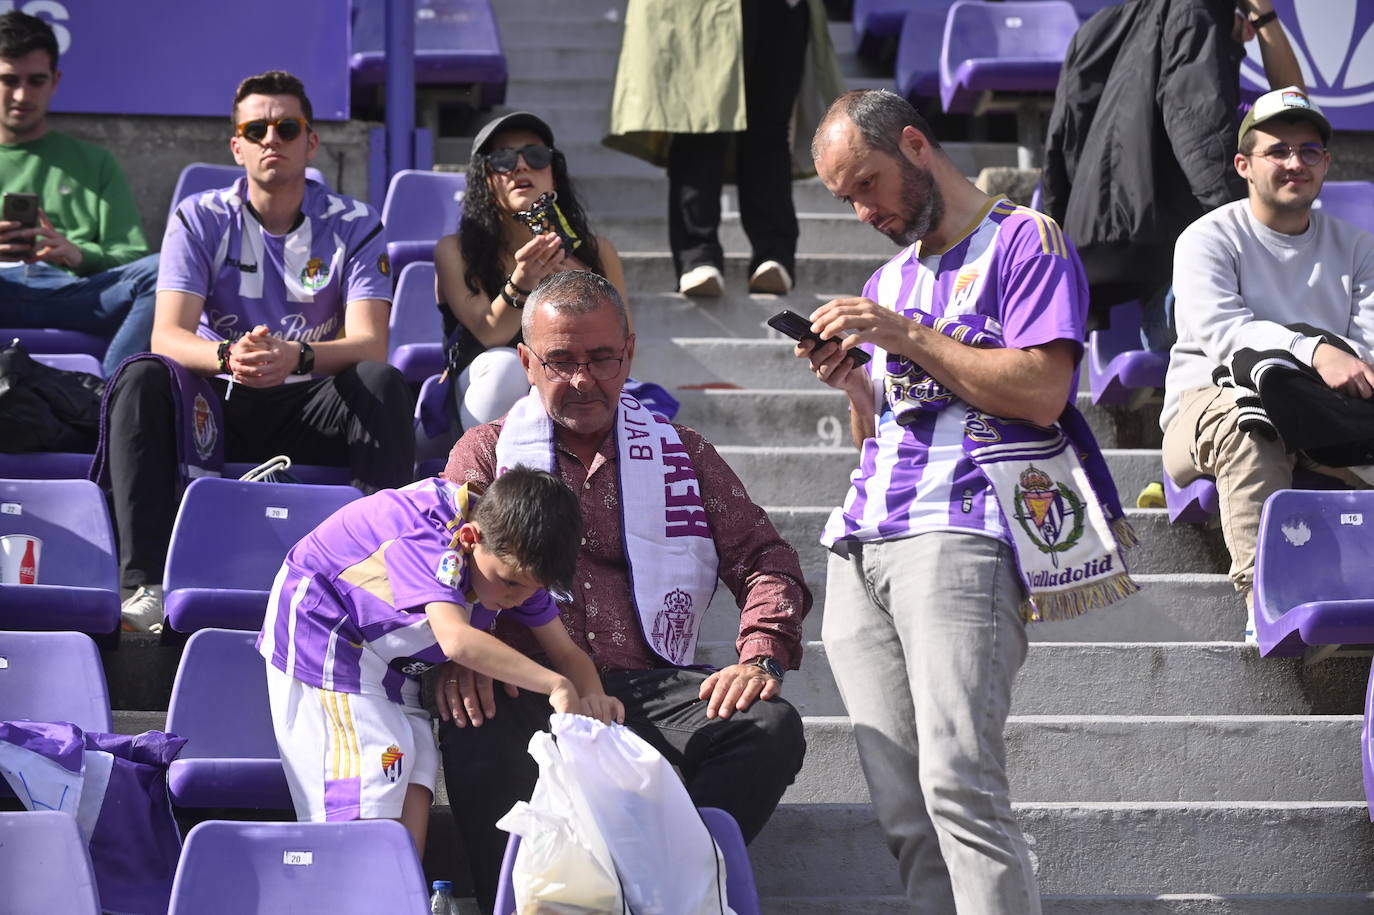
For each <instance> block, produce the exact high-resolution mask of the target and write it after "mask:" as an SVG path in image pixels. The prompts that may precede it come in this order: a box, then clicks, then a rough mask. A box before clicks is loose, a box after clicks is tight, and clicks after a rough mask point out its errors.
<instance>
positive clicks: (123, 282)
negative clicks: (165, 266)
mask: <svg viewBox="0 0 1374 915" xmlns="http://www.w3.org/2000/svg"><path fill="white" fill-rule="evenodd" d="M61 78H62V73H61V71H59V70H58V69H57V38H56V36H54V34H53V31H52V29H51V28H50V27H49V26H48V24H47V23H46V22H44V21H43V20H41V19H39V18H37V17H35V16H28V15H25V14H24V13H20V12H9V13H5V14H4V15H0V192H4V206H3V219H0V327H13V328H40V327H52V328H58V329H61V330H76V331H82V332H84V333H88V334H94V335H95V336H98V337H105V338H113V339H112V341H111V343H110V348H109V350H108V351H107V352H106V354H105V373H106V375H108V374H109V373H110V372H111V371H113V369H114V367H115V366H117V365H118V364H119V362H120V361H121V360H123V359H124V357H125V356H129V355H132V354H134V353H138V352H143V351H144V350H146V349H147V348H148V338H149V334H150V332H151V330H152V320H153V300H154V297H155V295H156V287H157V263H158V258H157V255H156V254H148V244H147V242H146V241H145V240H144V237H143V228H142V226H141V224H140V220H139V214H138V208H137V206H136V205H135V204H134V198H133V194H131V193H130V191H129V185H128V183H127V182H126V181H125V180H124V173H123V172H122V171H121V170H120V168H119V165H118V163H116V162H115V159H114V156H112V155H110V153H109V151H108V150H105V149H102V148H101V147H98V146H93V145H91V144H89V143H83V142H82V141H80V140H77V139H74V138H72V137H69V136H67V135H66V134H64V133H61V132H59V131H56V130H52V129H51V128H50V127H49V126H48V106H49V104H50V103H51V101H52V97H53V93H54V92H55V91H56V90H57V86H58V84H59V83H60V82H61Z"/></svg>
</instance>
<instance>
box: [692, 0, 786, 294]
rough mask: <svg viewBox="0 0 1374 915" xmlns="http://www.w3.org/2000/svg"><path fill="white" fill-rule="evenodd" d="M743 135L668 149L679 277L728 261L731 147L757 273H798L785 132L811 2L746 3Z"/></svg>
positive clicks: (708, 137)
mask: <svg viewBox="0 0 1374 915" xmlns="http://www.w3.org/2000/svg"><path fill="white" fill-rule="evenodd" d="M741 10H742V14H743V17H744V23H743V24H744V46H743V55H744V99H745V113H746V116H747V118H748V129H747V130H745V131H744V132H743V133H679V134H674V135H673V142H672V146H671V147H670V149H669V151H668V241H669V243H670V244H671V245H672V249H673V263H674V265H675V266H676V268H677V272H678V274H679V275H681V274H683V273H685V272H687V271H688V270H690V269H692V268H693V267H698V266H701V265H702V264H711V265H712V266H715V267H720V266H722V265H723V264H724V253H723V252H722V250H721V247H720V239H719V238H718V236H717V230H718V228H719V226H720V191H721V187H722V186H723V184H724V180H725V165H726V162H725V159H726V156H727V155H728V154H729V150H730V147H731V142H732V141H733V143H734V154H735V155H734V158H735V161H734V166H735V180H736V184H737V185H738V188H739V208H740V220H741V222H742V223H743V225H744V232H745V234H746V235H748V236H749V244H750V245H751V246H752V247H753V258H752V260H751V261H750V264H749V270H750V272H751V273H752V272H753V270H754V268H755V267H757V266H758V265H759V264H761V263H763V262H764V261H767V260H774V261H777V262H779V263H780V264H782V265H783V266H784V267H786V268H787V272H788V273H791V274H792V275H793V276H795V275H796V270H795V269H794V266H795V261H796V254H797V211H796V208H795V207H794V206H793V204H792V153H791V144H790V143H789V139H788V127H789V125H790V122H791V119H792V108H793V106H794V104H795V103H796V99H797V86H798V85H799V84H800V83H801V75H802V66H803V63H804V61H805V57H806V40H807V35H808V34H809V32H810V24H809V14H808V11H807V6H806V3H805V2H804V0H803V2H801V3H798V4H797V5H796V6H795V7H792V6H788V4H787V0H742V2H741Z"/></svg>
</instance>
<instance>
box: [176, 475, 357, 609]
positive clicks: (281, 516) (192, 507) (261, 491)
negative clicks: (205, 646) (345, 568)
mask: <svg viewBox="0 0 1374 915" xmlns="http://www.w3.org/2000/svg"><path fill="white" fill-rule="evenodd" d="M361 495H362V493H361V492H359V491H358V490H357V489H355V488H354V487H352V486H320V485H311V484H306V483H261V482H244V481H242V480H227V479H224V478H222V477H202V478H201V479H198V480H194V481H192V483H191V485H190V486H188V487H186V493H185V495H184V496H183V497H182V500H181V508H180V509H179V510H178V511H177V518H176V523H175V524H174V525H173V527H172V540H171V544H170V545H169V547H168V550H167V566H166V569H165V572H164V574H163V587H164V589H165V603H166V609H167V619H168V621H169V622H171V624H172V628H174V629H176V630H177V631H179V632H194V631H195V630H196V629H202V628H207V627H211V628H213V627H219V628H231V629H257V628H258V627H259V626H261V625H262V618H263V613H264V612H265V610H266V607H267V595H268V592H269V591H270V590H271V588H272V581H273V580H274V579H275V578H276V575H277V570H278V569H280V568H281V564H282V560H283V559H285V558H286V553H287V551H288V550H290V549H291V547H293V546H295V544H296V542H297V541H299V540H300V539H301V538H302V537H304V536H305V535H306V534H308V533H310V532H311V531H313V530H314V529H315V528H316V527H318V526H319V524H320V522H321V521H323V520H324V519H325V518H328V517H329V516H330V515H332V514H333V513H334V512H336V511H338V510H339V509H340V508H342V507H343V506H345V505H347V504H348V503H349V502H352V501H353V500H354V499H357V498H358V497H359V496H361Z"/></svg>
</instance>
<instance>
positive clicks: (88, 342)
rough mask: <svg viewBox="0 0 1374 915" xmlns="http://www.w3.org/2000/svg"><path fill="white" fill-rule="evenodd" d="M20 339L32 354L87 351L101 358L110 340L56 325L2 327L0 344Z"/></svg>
mask: <svg viewBox="0 0 1374 915" xmlns="http://www.w3.org/2000/svg"><path fill="white" fill-rule="evenodd" d="M15 339H18V340H19V342H21V343H23V344H24V348H25V349H26V350H28V351H29V354H30V355H36V354H38V353H87V354H89V355H91V356H94V357H95V358H96V359H100V358H101V357H102V356H104V355H105V350H106V349H108V348H109V346H110V341H109V340H106V339H103V338H101V337H96V336H94V335H92V334H83V333H82V332H81V331H79V330H58V329H56V328H54V327H30V328H24V327H0V344H3V345H5V346H8V345H9V343H10V341H11V340H15Z"/></svg>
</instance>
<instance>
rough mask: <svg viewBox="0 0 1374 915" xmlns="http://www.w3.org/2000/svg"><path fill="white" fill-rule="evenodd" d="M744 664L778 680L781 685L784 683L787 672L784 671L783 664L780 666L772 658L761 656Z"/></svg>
mask: <svg viewBox="0 0 1374 915" xmlns="http://www.w3.org/2000/svg"><path fill="white" fill-rule="evenodd" d="M744 663H745V664H748V665H750V666H752V667H757V668H758V669H759V670H761V671H763V672H764V673H766V674H768V676H770V677H772V678H773V679H774V680H777V681H778V682H779V683H781V682H782V678H783V676H784V675H785V674H786V673H787V672H786V671H785V670H783V669H782V665H781V664H779V663H778V662H777V661H775V660H773V659H772V658H770V657H768V656H767V655H759V656H758V657H757V658H750V659H749V660H747V661H745V662H744Z"/></svg>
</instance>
